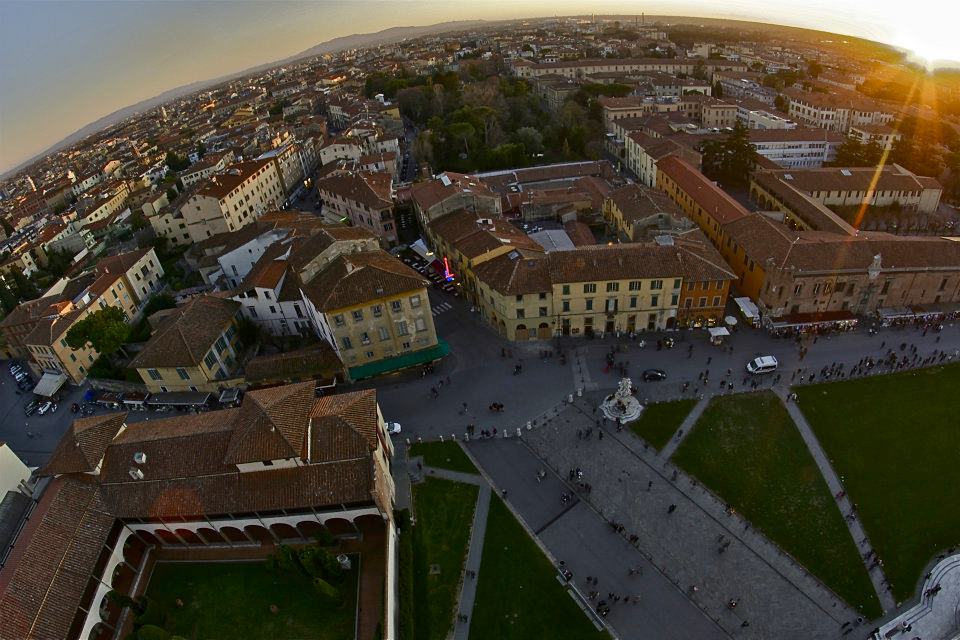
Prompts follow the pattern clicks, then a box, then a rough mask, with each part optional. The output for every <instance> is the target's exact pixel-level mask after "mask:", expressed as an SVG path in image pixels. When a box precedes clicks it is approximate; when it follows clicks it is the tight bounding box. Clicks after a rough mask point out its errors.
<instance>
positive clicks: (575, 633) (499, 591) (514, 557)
mask: <svg viewBox="0 0 960 640" xmlns="http://www.w3.org/2000/svg"><path fill="white" fill-rule="evenodd" d="M556 575H557V572H556V570H555V569H554V567H553V565H552V564H551V563H550V561H549V560H548V559H547V557H546V556H545V555H543V553H542V552H541V551H540V548H539V547H538V546H537V545H536V543H535V542H534V541H533V540H532V539H531V538H530V537H529V536H528V535H527V532H526V531H525V530H524V528H523V527H522V526H521V525H520V523H519V522H517V520H516V519H515V518H514V517H513V514H512V513H510V511H509V510H508V509H507V507H506V506H505V505H504V504H503V502H502V501H501V500H500V499H499V498H497V497H493V498H492V499H491V501H490V515H489V517H488V519H487V530H486V536H485V538H484V543H483V559H482V561H481V564H480V574H479V575H478V577H477V580H478V581H479V582H478V584H477V598H476V601H475V603H474V606H473V614H472V615H471V617H470V637H471V638H496V639H497V640H538V639H540V640H592V639H599V638H608V637H609V636H608V635H607V634H606V633H605V632H599V631H597V630H596V629H595V628H594V626H593V624H592V623H591V622H590V621H589V620H588V619H587V616H586V614H584V612H583V611H581V610H580V609H579V608H578V607H577V605H576V603H575V602H574V601H573V599H572V598H571V597H570V596H569V595H568V594H567V592H566V589H565V588H564V587H563V586H562V585H561V584H560V583H559V582H557V579H556Z"/></svg>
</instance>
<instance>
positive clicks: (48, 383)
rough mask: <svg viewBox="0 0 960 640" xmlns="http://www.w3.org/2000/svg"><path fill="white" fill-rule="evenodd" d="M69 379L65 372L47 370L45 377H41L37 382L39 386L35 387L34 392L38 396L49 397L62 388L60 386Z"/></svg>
mask: <svg viewBox="0 0 960 640" xmlns="http://www.w3.org/2000/svg"><path fill="white" fill-rule="evenodd" d="M66 381H67V376H66V374H64V373H52V372H49V371H48V372H46V373H44V374H43V377H42V378H40V382H38V383H37V386H35V387H34V388H33V392H34V393H35V394H37V395H38V396H46V397H47V398H49V397H50V396H52V395H53V394H55V393H56V392H57V391H59V390H60V387H62V386H63V383H64V382H66Z"/></svg>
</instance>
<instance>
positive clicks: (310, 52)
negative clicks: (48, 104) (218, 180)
mask: <svg viewBox="0 0 960 640" xmlns="http://www.w3.org/2000/svg"><path fill="white" fill-rule="evenodd" d="M488 24H496V23H495V22H487V21H484V20H458V21H452V22H440V23H437V24H431V25H423V26H416V27H390V28H389V29H384V30H382V31H376V32H374V33H355V34H352V35H349V36H340V37H337V38H333V39H331V40H327V41H325V42H321V43H320V44H318V45H315V46H312V47H310V48H309V49H305V50H304V51H301V52H300V53H297V54H295V55H292V56H290V57H287V58H283V59H282V60H276V61H273V62H266V63H264V64H261V65H257V66H255V67H250V68H247V69H243V70H242V71H237V72H234V73H229V74H227V75H223V76H220V77H217V78H211V79H208V80H198V81H197V82H192V83H190V84H186V85H183V86H180V87H176V88H174V89H170V90H169V91H164V92H163V93H161V94H160V95H157V96H154V97H152V98H147V99H146V100H141V101H140V102H138V103H136V104H132V105H130V106H127V107H123V108H122V109H117V110H116V111H114V112H113V113H109V114H107V115H105V116H103V117H102V118H100V119H98V120H95V121H94V122H91V123H90V124H88V125H86V126H84V127H82V128H80V129H78V130H77V131H75V132H73V133H71V134H70V135H68V136H67V137H66V138H64V139H62V140H60V141H59V142H57V143H55V144H52V145H50V146H49V147H47V148H46V149H44V150H43V151H41V152H40V153H38V154H37V155H35V156H33V157H32V158H30V159H29V160H26V161H24V162H21V163H20V164H19V165H17V166H16V167H14V168H12V169H10V170H8V171H6V172H5V173H3V174H2V175H0V179H6V178H7V177H9V176H12V175H14V174H16V173H17V172H18V171H20V170H21V169H23V168H24V167H27V166H29V165H31V164H32V163H34V162H36V161H37V160H39V159H40V158H43V157H44V156H47V155H49V154H51V153H54V152H56V151H59V150H60V149H63V148H65V147H69V146H70V145H73V144H75V143H77V142H79V141H80V140H83V139H84V138H86V137H87V136H89V135H91V134H93V133H96V132H98V131H101V130H103V129H106V128H107V127H109V126H111V125H114V124H116V123H118V122H120V121H122V120H124V119H126V118H128V117H130V116H132V115H135V114H137V113H142V112H144V111H149V110H150V109H154V108H156V107H158V106H160V105H161V104H165V103H167V102H170V101H171V100H176V99H177V98H181V97H183V96H186V95H189V94H191V93H194V92H196V91H200V90H202V89H205V88H207V87H212V86H215V85H218V84H221V83H224V82H227V81H229V80H233V79H234V78H241V77H243V76H246V75H250V74H252V73H257V72H259V71H264V70H266V69H270V68H272V67H276V66H279V65H282V64H286V63H289V62H294V61H296V60H301V59H303V58H310V57H313V56H318V55H321V54H324V53H335V52H337V51H343V50H345V49H356V48H360V47H369V46H371V45H376V44H387V43H390V42H397V41H400V40H404V39H407V38H417V37H420V36H424V35H429V34H433V33H444V32H446V31H457V30H460V29H470V28H474V27H478V26H482V25H488Z"/></svg>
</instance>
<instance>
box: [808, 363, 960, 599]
mask: <svg viewBox="0 0 960 640" xmlns="http://www.w3.org/2000/svg"><path fill="white" fill-rule="evenodd" d="M957 389H960V365H951V366H949V367H938V368H934V369H923V370H919V371H910V372H906V373H897V374H893V375H885V376H876V377H871V378H864V379H860V380H851V381H846V382H836V383H830V384H818V385H812V386H804V387H798V388H797V389H796V392H797V395H798V396H799V406H800V409H801V410H802V411H803V413H804V415H805V416H806V418H807V420H808V421H809V422H810V425H811V426H812V427H813V430H814V431H815V432H816V434H817V438H818V439H819V440H820V444H821V445H822V446H823V448H824V450H826V452H827V455H829V456H830V458H831V460H832V461H833V466H834V468H835V469H836V470H837V473H838V474H840V475H841V476H842V477H843V482H844V486H845V487H846V491H847V493H848V494H849V496H850V498H851V499H852V500H853V501H854V502H855V503H856V505H857V511H858V513H859V515H860V520H861V522H863V525H864V527H865V528H866V531H867V535H869V536H870V541H871V543H872V544H873V547H874V549H876V551H877V553H878V554H879V556H880V558H882V559H883V563H884V572H885V573H886V576H887V579H888V580H890V582H891V583H892V584H893V593H894V596H895V597H896V599H897V600H898V601H904V600H906V599H909V598H910V597H912V596H913V595H915V594H916V590H917V588H918V585H919V581H920V579H921V577H922V576H923V574H924V572H925V567H926V566H927V564H928V563H929V562H931V561H932V560H933V559H935V557H936V556H937V555H939V554H941V553H944V552H945V551H946V550H947V549H949V548H951V547H956V546H957V545H960V465H958V464H957V452H958V451H960V418H958V415H960V397H958V396H957Z"/></svg>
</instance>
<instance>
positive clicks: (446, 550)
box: [413, 478, 477, 640]
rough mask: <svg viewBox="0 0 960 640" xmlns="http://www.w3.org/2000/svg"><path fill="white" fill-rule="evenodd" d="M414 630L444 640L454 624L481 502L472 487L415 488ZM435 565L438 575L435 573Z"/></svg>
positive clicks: (421, 637)
mask: <svg viewBox="0 0 960 640" xmlns="http://www.w3.org/2000/svg"><path fill="white" fill-rule="evenodd" d="M413 500H414V505H415V507H416V515H417V524H416V527H415V530H414V537H413V555H414V573H413V585H414V628H415V630H416V634H415V635H416V638H417V640H443V639H444V638H446V637H447V632H448V631H449V630H450V627H451V626H452V625H453V619H454V615H455V609H456V604H457V601H458V599H459V597H460V589H459V587H460V574H461V573H462V572H463V563H464V560H465V559H466V556H467V548H468V546H469V544H470V525H471V523H472V522H473V512H474V509H475V507H476V504H477V487H475V486H474V485H472V484H463V483H460V482H452V481H450V480H441V479H439V478H427V479H426V480H425V481H424V482H422V483H421V484H416V485H414V486H413ZM430 565H437V566H439V568H440V572H439V573H435V574H434V575H430Z"/></svg>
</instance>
